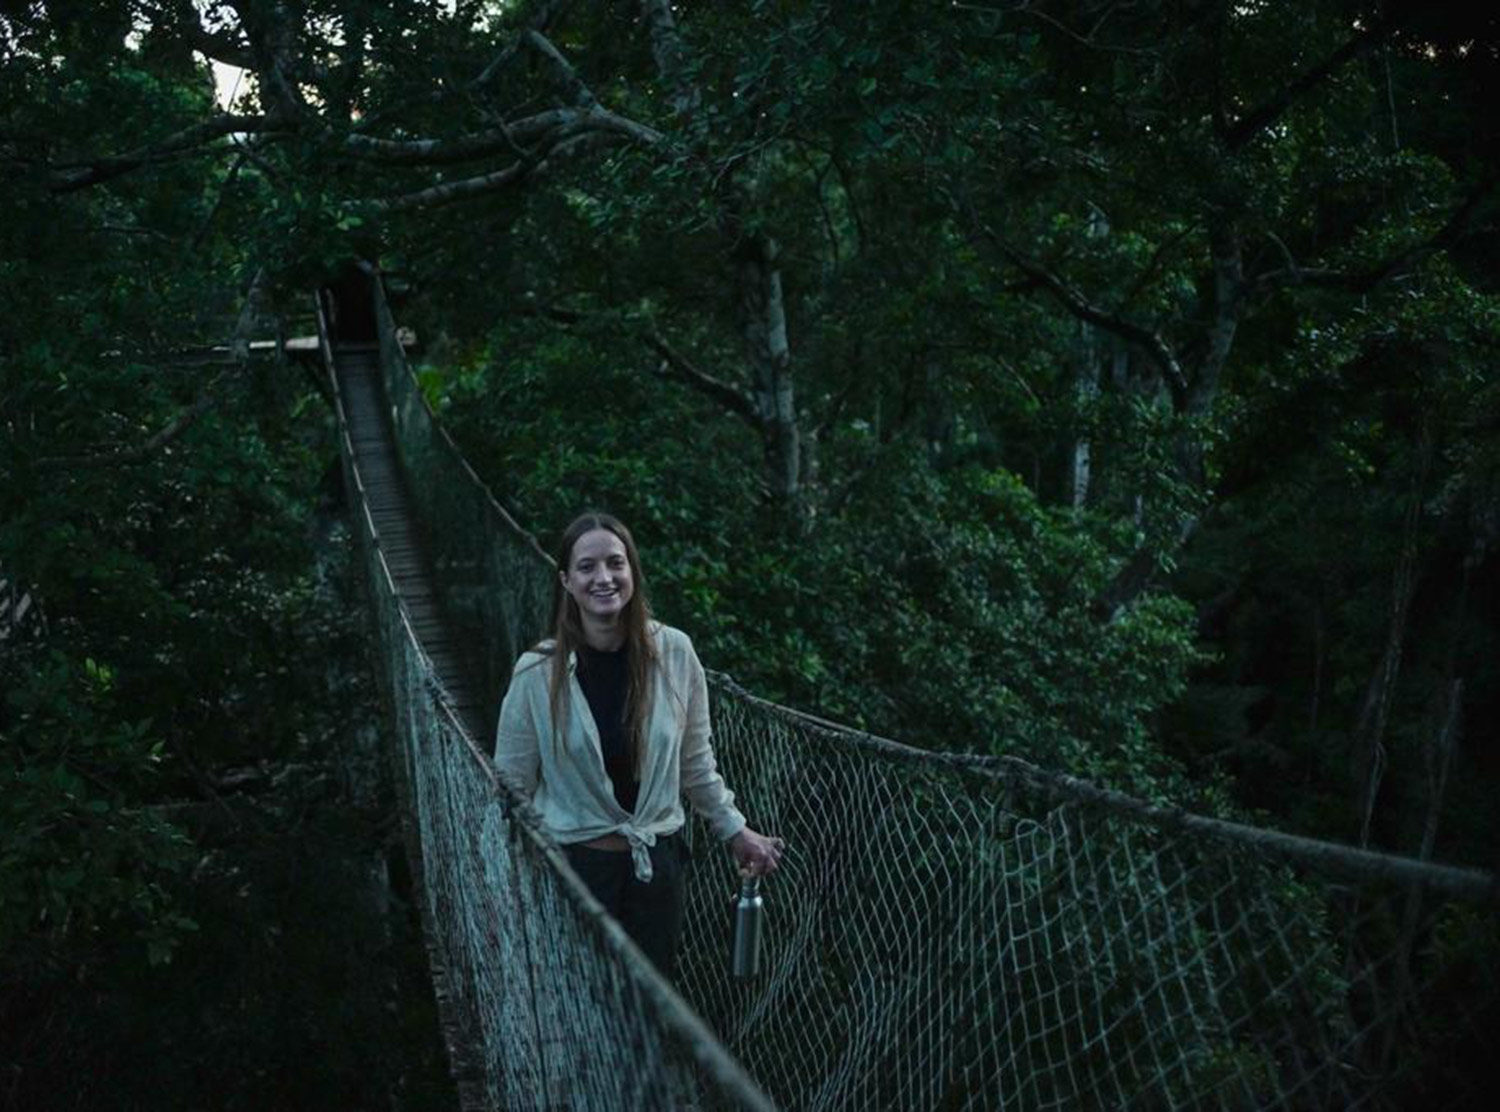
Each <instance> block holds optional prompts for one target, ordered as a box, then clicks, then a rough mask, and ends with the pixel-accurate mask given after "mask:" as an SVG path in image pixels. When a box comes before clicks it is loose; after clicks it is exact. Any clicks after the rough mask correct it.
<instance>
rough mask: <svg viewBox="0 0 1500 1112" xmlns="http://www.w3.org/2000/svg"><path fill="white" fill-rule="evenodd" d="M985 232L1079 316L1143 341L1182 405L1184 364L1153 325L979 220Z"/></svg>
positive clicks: (1185, 393)
mask: <svg viewBox="0 0 1500 1112" xmlns="http://www.w3.org/2000/svg"><path fill="white" fill-rule="evenodd" d="M976 227H977V228H978V230H979V232H980V234H981V235H983V236H984V238H985V239H987V240H988V241H989V242H990V243H991V244H992V245H993V246H994V247H995V249H996V250H997V251H999V252H1000V254H1002V255H1003V256H1004V257H1005V258H1006V259H1007V260H1009V261H1010V263H1011V264H1012V265H1013V266H1015V267H1016V268H1017V269H1018V270H1020V271H1021V273H1023V274H1025V275H1026V276H1027V277H1028V278H1032V279H1034V280H1035V281H1036V282H1037V283H1039V284H1040V285H1041V286H1042V287H1043V288H1045V289H1046V290H1047V291H1048V292H1049V293H1050V294H1052V296H1053V297H1054V298H1056V299H1057V301H1058V302H1060V303H1061V304H1062V306H1063V308H1065V309H1067V311H1068V312H1070V313H1072V314H1073V315H1074V316H1075V317H1077V318H1078V319H1079V320H1082V321H1087V322H1088V323H1089V324H1092V325H1095V326H1096V327H1098V328H1102V329H1104V330H1105V331H1106V332H1112V333H1113V334H1114V335H1116V336H1119V337H1120V338H1121V339H1124V340H1128V341H1130V342H1131V343H1133V344H1137V345H1139V346H1140V347H1141V348H1142V349H1143V350H1144V351H1145V352H1146V354H1147V355H1148V356H1149V357H1150V358H1151V361H1152V362H1153V363H1155V364H1156V365H1157V367H1159V368H1160V369H1161V372H1162V377H1163V378H1165V379H1166V381H1167V388H1168V389H1169V390H1171V392H1172V397H1173V400H1174V402H1176V403H1177V405H1178V406H1179V407H1180V406H1181V405H1182V404H1183V403H1184V402H1185V401H1186V400H1187V396H1188V380H1187V376H1186V375H1185V374H1184V373H1183V370H1182V365H1181V363H1180V362H1179V361H1178V359H1177V356H1176V355H1174V354H1173V352H1172V349H1171V348H1170V347H1168V346H1167V342H1166V341H1165V340H1163V339H1162V338H1161V337H1160V336H1159V335H1157V334H1156V333H1155V332H1153V331H1151V330H1150V329H1149V328H1144V327H1142V326H1141V325H1138V324H1134V323H1132V322H1130V321H1128V320H1126V319H1124V318H1123V317H1121V316H1119V315H1118V314H1116V313H1111V312H1108V311H1106V310H1104V309H1101V308H1099V307H1098V306H1097V305H1095V304H1093V303H1092V302H1091V301H1089V300H1088V299H1087V298H1086V297H1084V296H1083V294H1082V293H1080V292H1079V291H1078V290H1077V289H1075V288H1074V287H1073V286H1071V285H1069V284H1068V283H1067V282H1065V281H1064V280H1063V279H1062V278H1060V277H1058V276H1057V275H1056V274H1054V273H1052V272H1051V271H1050V270H1048V269H1047V268H1046V267H1044V266H1042V265H1041V264H1040V263H1038V262H1035V261H1034V260H1032V259H1029V258H1027V257H1026V256H1025V255H1023V254H1022V253H1021V252H1020V251H1018V250H1016V249H1015V248H1014V247H1012V246H1011V245H1010V244H1009V243H1007V242H1005V240H1003V239H1001V238H1000V237H999V236H998V235H996V234H995V232H994V230H993V229H991V228H990V227H989V226H988V225H985V224H976Z"/></svg>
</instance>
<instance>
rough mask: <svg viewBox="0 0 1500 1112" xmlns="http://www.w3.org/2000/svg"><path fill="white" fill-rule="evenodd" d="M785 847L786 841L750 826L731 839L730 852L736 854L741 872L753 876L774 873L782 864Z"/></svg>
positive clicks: (735, 857)
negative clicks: (782, 853) (760, 832)
mask: <svg viewBox="0 0 1500 1112" xmlns="http://www.w3.org/2000/svg"><path fill="white" fill-rule="evenodd" d="M785 847H786V843H785V842H783V841H782V840H781V839H780V838H768V837H766V836H765V835H764V834H758V833H756V832H755V831H754V830H751V829H750V828H749V827H748V826H747V827H745V828H744V829H743V830H741V831H740V832H739V833H738V834H736V835H735V836H734V837H733V838H731V839H730V840H729V852H730V853H732V854H734V862H735V864H736V865H738V866H739V867H740V872H742V873H748V874H750V875H751V876H765V875H766V874H767V873H774V872H775V871H776V867H777V866H778V865H780V864H781V851H782V850H783V849H784V848H785Z"/></svg>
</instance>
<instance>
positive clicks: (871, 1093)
mask: <svg viewBox="0 0 1500 1112" xmlns="http://www.w3.org/2000/svg"><path fill="white" fill-rule="evenodd" d="M377 318H378V320H379V324H380V330H381V362H382V365H383V370H384V373H385V379H386V386H387V390H388V391H389V398H390V404H391V413H392V417H393V423H394V426H395V429H396V431H397V437H398V440H399V442H400V445H401V451H402V457H403V462H404V466H405V468H406V471H407V474H408V477H409V480H410V483H411V487H412V489H413V490H416V491H420V492H421V509H422V511H423V513H424V514H425V515H426V518H427V523H428V527H429V529H430V541H431V548H432V552H433V557H434V562H435V564H436V566H437V572H438V584H437V586H438V589H439V591H440V592H441V593H443V594H444V595H445V596H448V606H449V609H450V612H451V614H452V615H453V616H454V617H455V618H456V619H457V620H458V621H459V622H460V623H462V624H463V625H464V626H465V627H466V628H468V629H470V630H472V637H473V639H474V644H475V646H476V648H475V653H474V659H475V660H476V661H478V662H480V665H479V666H480V667H481V668H482V669H483V677H484V680H483V683H482V689H483V691H484V695H483V698H482V700H481V706H482V708H483V710H482V713H480V714H477V715H471V716H467V717H468V721H461V720H460V718H461V715H460V714H459V713H458V712H456V711H455V710H454V709H453V708H452V707H450V706H448V705H447V704H446V702H445V699H444V698H443V696H442V693H441V691H440V690H438V688H437V686H436V685H435V683H434V681H433V678H432V673H431V670H430V664H429V662H427V661H426V660H425V658H424V657H423V654H422V652H421V650H420V648H419V647H418V646H417V644H416V641H415V639H414V638H413V637H411V636H410V635H409V631H408V630H404V629H403V628H401V626H402V610H401V606H400V601H399V599H398V598H397V597H396V595H395V592H394V589H393V588H391V589H389V590H387V588H386V587H385V586H382V585H381V584H382V583H388V579H389V577H388V576H387V577H386V579H385V580H382V578H381V561H380V552H379V547H378V541H376V540H375V539H374V537H373V526H372V527H371V528H372V543H371V544H370V545H369V551H370V553H371V556H370V560H371V568H372V582H375V583H376V585H377V588H376V591H375V595H376V607H377V611H379V612H380V615H381V625H382V631H383V632H382V645H383V647H384V648H385V651H386V652H387V654H388V660H389V667H390V672H391V681H390V682H391V686H392V688H393V690H394V693H395V705H396V707H397V708H398V718H399V726H400V735H401V738H402V742H403V745H404V750H403V752H404V764H405V769H406V776H407V778H408V780H409V782H410V784H411V794H412V809H413V812H414V814H415V816H416V826H417V827H418V828H419V829H420V836H421V851H420V857H421V861H422V868H423V870H424V872H425V876H424V887H425V892H426V898H427V904H428V908H427V910H428V914H429V916H430V923H429V931H430V934H431V936H432V937H433V939H434V940H435V949H436V951H437V956H436V959H435V965H436V966H437V967H438V969H439V971H440V973H441V974H442V980H443V981H444V983H445V985H446V986H447V992H448V993H449V994H450V995H451V996H452V997H453V998H454V999H455V1000H456V1001H458V1003H459V1006H458V1007H457V1009H456V1011H457V1012H458V1014H459V1015H461V1016H462V1017H464V1018H463V1020H462V1023H461V1024H460V1025H461V1026H463V1027H464V1028H465V1031H464V1032H463V1033H462V1034H463V1038H462V1039H461V1042H462V1043H464V1044H465V1045H472V1046H473V1047H475V1048H478V1049H477V1050H476V1051H475V1055H477V1057H478V1058H479V1059H480V1061H478V1062H477V1064H476V1065H475V1066H474V1068H475V1069H476V1071H477V1073H478V1075H479V1076H481V1077H482V1084H483V1088H484V1093H485V1099H486V1100H487V1101H488V1103H489V1104H490V1105H491V1106H494V1107H515V1108H529V1107H538V1106H544V1105H547V1104H552V1105H558V1106H566V1107H577V1108H593V1107H600V1108H628V1107H639V1108H658V1107H661V1108H671V1107H680V1106H689V1107H693V1106H711V1105H719V1104H731V1105H734V1104H739V1105H745V1104H752V1103H755V1102H758V1101H763V1100H764V1099H765V1097H764V1096H763V1094H762V1092H761V1091H759V1090H757V1089H756V1088H755V1086H754V1084H753V1083H752V1082H750V1081H749V1080H748V1078H749V1077H750V1076H753V1077H754V1078H756V1079H757V1081H758V1083H759V1085H760V1086H762V1087H763V1090H764V1092H765V1093H769V1094H770V1095H771V1097H772V1098H774V1099H775V1101H776V1102H778V1103H780V1104H782V1105H785V1106H788V1107H796V1108H807V1109H831V1108H865V1107H877V1108H900V1109H908V1108H910V1109H927V1108H941V1109H967V1108H973V1109H989V1108H994V1109H1000V1108H1005V1109H1032V1108H1036V1109H1046V1108H1056V1109H1062V1108H1068V1109H1072V1108H1118V1107H1140V1108H1159V1107H1160V1108H1166V1107H1171V1108H1179V1107H1182V1108H1197V1107H1202V1108H1235V1109H1239V1108H1245V1109H1251V1108H1256V1109H1258V1108H1286V1109H1304V1108H1330V1109H1331V1108H1401V1107H1407V1106H1409V1105H1410V1104H1411V1103H1412V1102H1413V1101H1414V1100H1416V1099H1418V1098H1420V1099H1423V1100H1424V1101H1444V1102H1446V1106H1447V1107H1457V1106H1462V1105H1465V1104H1468V1103H1476V1104H1477V1102H1478V1100H1479V1099H1480V1077H1479V1074H1480V1073H1481V1072H1482V1070H1481V1065H1487V1064H1488V1062H1489V1061H1491V1060H1493V1059H1494V1057H1495V1050H1496V1047H1495V1043H1494V1040H1493V1037H1492V1036H1491V1035H1490V1033H1489V1032H1490V1031H1491V1030H1492V1029H1494V1027H1495V1026H1496V1025H1495V1024H1494V1023H1493V1021H1494V1020H1495V1019H1496V1018H1497V1011H1500V1009H1497V1002H1500V986H1497V980H1500V974H1497V971H1496V962H1495V960H1494V959H1495V957H1496V938H1495V926H1496V915H1495V910H1496V906H1497V901H1496V889H1495V883H1494V878H1493V877H1492V876H1491V875H1490V874H1488V873H1483V872H1479V871H1477V870H1463V869H1454V868H1446V867H1441V866H1435V865H1430V864H1425V863H1422V862H1418V861H1413V860H1409V859H1403V858H1394V857H1387V856H1384V855H1380V854H1375V853H1370V852H1365V851H1359V850H1353V849H1350V848H1348V847H1343V846H1336V845H1332V844H1328V843H1318V842H1312V841H1308V840H1304V839H1298V838H1294V837H1291V836H1288V835H1284V834H1279V833H1276V832H1273V831H1265V830H1257V829H1254V828H1250V827H1244V826H1239V825H1236V824H1232V823H1227V822H1222V821H1218V820H1214V819H1209V818H1206V817H1202V816H1195V815H1190V814H1185V813H1181V812H1177V811H1173V810H1170V809H1163V808H1158V807H1153V806H1150V805H1147V804H1145V803H1143V802H1141V801H1138V800H1134V799H1131V798H1128V797H1125V796H1122V795H1119V794H1117V793H1113V792H1110V791H1107V790H1103V789H1100V788H1098V787H1095V786H1092V785H1089V784H1087V783H1083V782H1080V781H1077V780H1074V779H1072V778H1070V777H1067V776H1062V775H1058V774H1053V773H1048V772H1045V771H1043V770H1041V769H1038V768H1035V767H1034V766H1030V765H1028V764H1026V763H1025V762H1022V761H1017V760H1013V759H1001V758H981V757H960V756H953V755H943V754H936V753H928V752H925V751H920V750H916V749H911V748H908V747H905V746H901V745H897V744H896V743H893V742H888V741H884V740H881V739H878V738H873V737H870V736H868V735H864V734H860V733H858V732H856V731H852V730H848V729H845V728H843V727H840V726H837V725H835V724H832V723H827V722H824V721H821V720H819V719H816V718H812V717H810V716H806V715H802V714H799V713H797V712H795V711H791V710H788V709H787V708H784V707H780V706H777V705H775V704H771V703H767V702H764V701H762V700H759V699H756V698H755V697H753V696H751V695H750V694H748V693H746V692H744V691H743V690H741V689H740V688H738V687H737V686H736V685H735V684H733V682H732V681H730V680H728V679H727V678H725V677H722V676H714V677H713V687H714V695H715V698H714V727H715V749H716V752H717V754H718V756H719V761H720V765H721V767H722V768H723V770H724V774H725V778H726V780H727V781H728V782H729V783H730V785H731V786H733V787H734V789H735V790H736V792H737V793H739V794H740V796H741V798H742V800H744V801H745V803H746V804H747V805H748V807H749V808H750V813H751V818H752V822H753V823H754V824H755V825H756V826H757V827H758V828H759V829H762V830H768V831H772V832H774V833H777V834H779V835H781V836H783V837H784V838H785V839H786V840H787V843H788V852H787V855H786V857H785V859H784V861H783V866H782V869H781V870H780V871H779V872H778V873H777V875H776V876H775V877H774V878H772V879H771V880H770V881H769V882H768V883H767V886H766V899H767V905H768V917H769V924H768V935H769V937H768V939H767V948H766V954H765V959H766V960H765V963H764V969H763V971H762V973H761V975H760V976H758V977H757V978H755V979H753V980H751V981H748V982H737V981H735V980H733V979H732V978H731V977H730V976H729V974H728V969H727V962H726V960H725V955H726V947H727V942H728V929H729V912H730V905H731V897H732V894H733V892H734V890H735V887H736V886H735V878H734V875H733V871H732V867H731V865H730V863H729V861H728V858H727V856H726V855H725V854H724V853H722V852H721V851H720V850H719V849H718V848H717V847H715V846H713V845H711V844H709V843H710V842H711V841H712V840H711V838H709V837H708V836H707V833H706V831H705V830H703V829H701V828H695V824H693V823H690V827H689V838H690V840H691V841H692V843H693V844H694V850H695V852H694V857H695V866H694V868H693V870H692V873H691V879H690V881H689V917H688V926H687V930H686V932H685V937H684V942H683V948H682V952H681V956H680V959H679V981H678V984H679V989H680V991H681V993H682V997H683V998H685V1000H686V1002H687V1003H688V1004H690V1005H691V1007H692V1009H694V1010H695V1011H696V1016H701V1017H702V1021H700V1020H698V1019H697V1018H696V1016H694V1015H692V1014H690V1013H688V1012H687V1011H686V1010H685V1009H684V1008H683V1007H682V1004H681V1001H680V1000H679V999H678V997H677V996H676V995H675V993H674V992H673V991H672V990H671V989H670V988H668V987H667V986H666V985H665V984H664V983H662V982H661V981H660V979H659V978H657V977H656V976H655V974H654V971H652V970H651V969H650V968H649V966H648V965H647V964H646V963H645V961H644V959H643V958H642V957H641V956H640V954H639V952H638V951H637V950H635V948H634V947H633V946H632V945H631V944H630V943H628V942H627V941H626V940H625V939H624V936H623V934H622V933H621V932H620V931H619V928H618V927H617V926H616V925H615V924H613V922H612V921H609V920H608V918H607V916H603V915H602V913H601V911H600V909H599V907H598V905H597V904H596V903H594V902H593V901H592V900H591V898H589V897H588V895H587V893H586V891H584V890H583V889H582V886H581V885H580V884H579V883H578V882H577V881H576V878H574V877H573V876H572V874H571V872H570V871H569V870H568V869H567V868H566V865H565V863H564V860H563V858H562V857H561V856H560V855H559V854H558V853H557V851H556V850H555V848H552V847H549V846H547V844H546V839H545V838H544V837H543V836H542V835H541V834H539V833H538V832H537V831H536V830H535V827H534V824H533V823H532V821H531V819H530V818H529V816H528V814H527V811H526V809H525V808H524V807H519V806H517V805H515V803H514V802H513V801H512V800H510V799H508V798H507V797H506V796H505V793H504V791H503V790H502V789H501V788H499V787H498V785H497V784H496V782H495V778H494V775H493V770H492V768H491V766H490V762H489V759H488V750H489V748H490V746H489V731H490V730H492V728H493V723H492V721H491V720H492V718H493V715H494V712H495V710H496V709H497V708H498V705H499V697H500V694H501V688H500V685H503V683H504V679H505V677H507V676H508V675H509V669H510V664H511V662H512V660H513V659H514V657H515V655H516V654H518V653H519V652H520V650H521V649H522V648H523V647H525V645H527V644H528V643H529V642H530V641H531V640H533V639H534V638H535V637H536V636H537V634H538V633H539V632H540V631H541V629H542V623H543V618H544V614H545V606H546V600H547V599H548V597H549V595H550V583H551V577H552V574H553V573H552V570H551V567H550V565H549V563H548V562H547V559H546V557H545V556H544V555H543V554H542V553H541V552H540V550H539V549H538V548H537V546H536V544H535V542H534V541H533V540H532V538H531V537H530V536H529V535H528V534H526V533H525V532H524V530H522V529H520V528H519V527H518V526H517V525H516V524H515V523H514V522H513V521H511V520H510V519H509V518H508V517H507V516H506V515H505V514H504V512H503V511H502V510H501V509H500V508H499V507H498V505H497V504H496V503H495V502H494V500H493V499H492V498H491V497H490V496H489V494H488V492H487V491H486V490H485V488H484V486H483V484H482V483H480V482H479V480H478V479H477V478H476V477H475V476H474V475H473V473H472V471H471V470H470V469H469V468H468V465H467V464H466V463H464V462H463V459H462V456H461V455H460V453H459V452H458V451H457V449H456V447H454V446H453V444H452V442H451V441H450V440H449V439H448V438H447V435H446V433H445V432H443V430H442V429H441V428H440V427H439V426H438V425H437V423H436V422H435V421H434V420H433V419H432V416H431V413H430V411H429V410H428V409H427V407H426V405H425V403H424V402H423V400H422V398H421V396H420V393H419V391H418V389H417V386H416V383H415V379H414V378H413V377H412V375H411V373H410V370H409V368H408V367H407V365H406V362H405V357H404V355H403V353H402V351H401V348H400V346H399V344H397V343H396V342H395V338H394V326H393V324H392V321H391V318H390V314H389V311H388V309H387V307H386V306H385V303H384V301H383V299H382V298H381V297H380V295H379V293H378V292H377ZM352 481H354V482H356V483H357V477H355V478H354V479H353V480H352ZM351 489H353V488H351ZM382 592H385V593H382ZM709 1031H712V1032H714V1033H715V1034H714V1035H710V1034H709ZM725 1048H727V1052H726V1050H725ZM459 1049H460V1052H462V1047H460V1048H459ZM731 1054H732V1055H733V1057H730V1055H731ZM736 1060H737V1062H736ZM737 1063H743V1067H744V1070H745V1071H747V1072H741V1070H740V1066H739V1065H738V1064H737Z"/></svg>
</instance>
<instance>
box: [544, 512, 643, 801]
mask: <svg viewBox="0 0 1500 1112" xmlns="http://www.w3.org/2000/svg"><path fill="white" fill-rule="evenodd" d="M595 529H603V530H605V531H607V532H610V533H613V534H614V535H615V536H617V537H619V538H620V543H621V544H623V545H624V546H625V560H626V562H627V563H628V564H629V565H630V579H631V583H632V584H633V590H632V591H631V593H630V601H629V602H627V603H626V604H625V609H624V610H623V611H621V613H620V622H621V625H622V626H623V627H624V630H625V649H626V650H627V654H628V655H627V658H626V659H627V661H628V668H629V672H628V677H627V678H628V682H629V687H628V689H627V691H626V695H625V736H626V738H627V739H628V740H629V744H630V753H631V764H632V765H633V766H634V767H635V770H636V776H637V778H639V776H640V769H641V760H642V757H643V753H644V750H645V738H646V721H647V719H648V718H649V717H650V715H651V674H652V671H653V670H654V669H655V667H656V643H655V641H654V640H653V639H652V637H651V628H650V627H651V604H650V603H649V602H648V601H647V599H646V578H645V575H644V574H643V573H642V571H641V557H640V553H639V552H637V551H636V547H635V538H634V537H632V536H631V535H630V530H629V529H627V528H625V524H624V522H622V521H620V519H619V518H617V517H614V516H612V515H610V514H605V513H593V512H591V513H585V514H580V515H579V516H578V517H576V518H574V519H573V523H572V524H571V525H569V526H568V527H567V528H566V529H564V530H563V534H562V539H561V540H560V541H559V542H558V546H557V567H558V571H559V573H565V572H571V571H572V570H573V548H574V546H576V545H577V544H578V539H579V538H580V537H582V536H583V535H584V534H585V533H592V532H593V531H594V530H595ZM552 609H553V614H554V615H555V616H554V618H553V622H552V677H551V682H550V684H549V687H548V697H549V701H550V702H551V705H552V737H553V741H554V743H555V744H560V739H561V737H562V723H563V717H564V715H566V713H567V705H568V701H567V697H566V695H565V692H566V690H567V685H568V659H569V657H570V656H571V654H573V653H575V652H577V651H578V650H579V649H580V648H581V647H582V646H584V645H586V644H587V643H588V642H587V640H586V639H585V637H584V633H583V616H582V615H581V614H580V613H579V611H578V603H577V602H576V601H574V599H573V596H572V595H570V594H568V592H567V591H565V590H564V589H563V585H562V576H561V574H559V576H558V578H557V580H556V581H555V582H554V584H553V607H552Z"/></svg>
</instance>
